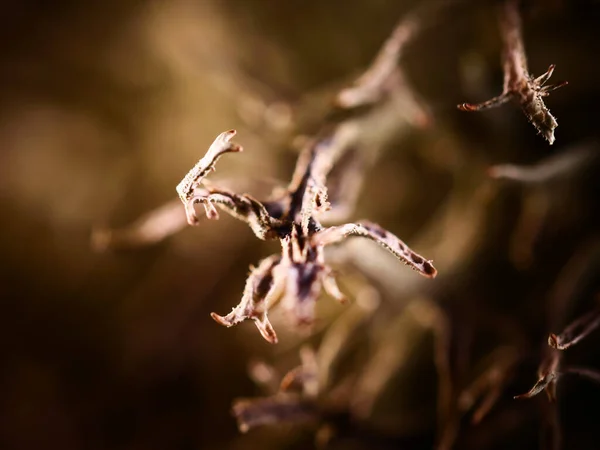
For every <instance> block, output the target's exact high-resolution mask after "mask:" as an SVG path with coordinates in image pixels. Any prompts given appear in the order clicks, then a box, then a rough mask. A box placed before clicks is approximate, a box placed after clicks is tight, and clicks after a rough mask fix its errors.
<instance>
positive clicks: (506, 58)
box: [458, 0, 567, 144]
mask: <svg viewBox="0 0 600 450" xmlns="http://www.w3.org/2000/svg"><path fill="white" fill-rule="evenodd" d="M499 22H500V33H501V36H502V40H503V43H504V52H503V57H502V58H503V65H504V88H503V90H502V94H500V95H499V96H497V97H494V98H492V99H490V100H487V101H485V102H483V103H478V104H471V103H462V104H460V105H458V109H460V110H461V111H482V110H485V109H489V108H494V107H496V106H500V105H503V104H504V103H507V102H508V101H510V100H512V101H513V102H515V103H517V104H518V105H519V106H520V107H521V110H522V111H523V113H524V114H525V116H526V117H527V119H528V120H529V122H530V123H531V124H532V125H533V126H534V127H535V128H536V129H537V130H538V132H539V133H541V134H542V135H543V136H544V138H545V139H546V140H547V141H548V142H549V143H550V144H553V143H554V129H555V128H556V127H557V126H558V122H557V121H556V119H555V118H554V116H553V115H552V114H550V110H549V109H548V108H547V107H546V105H545V104H544V100H543V98H544V97H546V96H547V95H549V94H550V92H552V91H554V90H556V89H558V88H560V87H562V86H565V85H566V84H567V82H566V81H563V82H561V83H558V84H554V85H546V86H545V84H546V82H547V81H548V80H549V79H550V77H551V76H552V73H553V72H554V68H555V66H554V64H552V65H550V67H548V70H547V71H546V72H545V73H543V74H542V75H540V76H539V77H537V78H535V77H533V76H532V75H531V74H530V73H529V69H528V67H527V57H526V55H525V48H524V46H523V36H522V34H521V18H520V15H519V9H518V5H517V2H516V1H515V0H506V1H505V2H504V4H503V6H502V9H501V13H500V18H499Z"/></svg>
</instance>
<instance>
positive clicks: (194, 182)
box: [175, 130, 242, 225]
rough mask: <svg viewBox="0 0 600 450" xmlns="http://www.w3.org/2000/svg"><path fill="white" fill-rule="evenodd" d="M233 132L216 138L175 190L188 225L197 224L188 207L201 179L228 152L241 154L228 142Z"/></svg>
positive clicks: (234, 145) (192, 211)
mask: <svg viewBox="0 0 600 450" xmlns="http://www.w3.org/2000/svg"><path fill="white" fill-rule="evenodd" d="M235 134H236V131H235V130H229V131H225V132H224V133H221V134H220V135H218V136H217V137H216V139H215V140H214V142H213V143H212V144H211V146H210V147H209V148H208V151H207V152H206V155H204V157H203V158H202V159H200V161H198V162H197V163H196V165H195V166H194V167H193V168H192V169H191V170H190V171H189V172H188V173H187V174H186V176H185V177H183V180H181V182H180V183H179V184H178V185H177V187H176V188H175V189H176V191H177V194H178V195H179V198H180V199H181V201H182V202H183V204H184V205H185V209H186V213H187V214H188V222H189V224H190V225H195V224H196V223H197V220H196V216H195V214H194V208H193V206H190V204H189V202H190V199H192V197H193V196H194V191H195V189H196V188H197V187H198V186H199V185H200V183H201V182H202V179H203V178H205V177H206V176H207V175H208V174H209V173H210V172H211V171H212V170H215V164H216V162H217V161H218V160H219V158H220V157H221V156H222V155H223V154H225V153H230V152H241V151H242V147H241V146H239V145H237V144H234V143H233V142H230V140H231V138H233V136H235Z"/></svg>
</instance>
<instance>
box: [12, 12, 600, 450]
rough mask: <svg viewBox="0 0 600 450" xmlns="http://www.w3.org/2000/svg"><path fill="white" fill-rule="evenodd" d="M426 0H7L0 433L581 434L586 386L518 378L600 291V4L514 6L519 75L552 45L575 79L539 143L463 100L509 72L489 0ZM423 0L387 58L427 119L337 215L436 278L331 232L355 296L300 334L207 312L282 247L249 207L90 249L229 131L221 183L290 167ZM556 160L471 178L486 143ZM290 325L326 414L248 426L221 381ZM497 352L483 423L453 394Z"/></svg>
mask: <svg viewBox="0 0 600 450" xmlns="http://www.w3.org/2000/svg"><path fill="white" fill-rule="evenodd" d="M425 3H427V2H418V1H391V0H372V1H360V0H347V1H345V2H322V1H317V0H304V1H302V2H299V1H298V2H276V1H266V0H262V1H258V0H245V1H236V0H224V1H216V0H202V1H193V0H172V1H168V2H167V1H146V2H142V1H133V0H121V1H108V2H100V1H94V0H92V1H88V2H71V1H63V0H58V1H55V2H52V4H48V3H47V2H38V1H31V0H25V1H3V2H2V8H1V11H2V12H1V13H0V205H1V207H0V255H1V263H2V271H1V272H0V273H1V275H0V299H1V305H2V312H1V313H0V361H1V364H2V369H1V370H0V448H2V449H6V450H12V449H15V450H16V449H23V450H25V449H45V448H52V449H53V448H57V449H58V448H60V449H63V450H67V449H123V450H130V449H131V450H134V449H135V450H142V449H167V448H168V449H170V450H174V449H182V450H184V449H200V448H202V449H205V448H206V449H212V448H234V449H246V448H258V446H260V447H261V448H265V449H271V448H272V449H279V448H313V447H315V446H325V447H326V448H327V447H328V448H344V449H346V448H348V449H362V448H369V449H371V448H381V449H387V448H406V449H413V448H414V449H422V448H423V449H425V448H432V447H433V446H434V445H436V446H438V448H451V447H454V448H465V449H468V448H473V449H476V448H488V449H489V448H498V449H500V448H511V449H516V448H537V447H538V446H539V447H542V448H543V447H546V448H552V446H554V448H557V447H556V445H557V444H556V436H557V435H558V432H557V430H560V432H561V434H562V443H563V445H565V447H564V448H572V449H594V448H598V440H599V439H600V434H599V431H598V428H597V424H598V421H599V420H600V413H599V412H598V408H597V405H598V402H600V384H597V383H596V384H594V383H592V382H590V381H589V380H587V379H585V378H582V377H577V376H569V377H567V376H565V377H564V378H561V379H560V380H561V381H560V383H559V385H558V401H557V403H556V404H554V405H553V404H551V403H550V402H549V401H548V399H547V398H546V396H545V395H540V396H538V397H535V398H533V399H530V400H521V401H517V400H513V399H512V397H513V396H514V395H517V394H521V393H523V392H527V391H528V390H529V389H530V388H531V386H533V384H534V383H535V382H536V381H537V379H538V375H537V369H538V366H539V365H540V363H541V362H543V361H544V358H546V353H547V345H546V340H547V336H548V334H549V333H550V332H554V333H559V332H560V331H561V330H562V329H563V328H564V327H565V326H566V325H568V324H569V323H570V322H571V321H572V320H574V319H575V318H577V317H579V316H580V315H581V314H583V313H586V312H587V311H590V310H592V309H593V308H594V307H595V305H597V302H598V298H597V295H598V292H600V286H599V284H600V277H598V273H599V270H600V239H599V238H600V236H599V233H598V230H599V227H598V226H599V224H600V223H599V222H600V221H599V219H600V214H599V209H598V188H599V184H600V181H599V180H600V178H599V175H600V164H599V161H598V158H597V157H596V155H597V153H598V152H599V151H600V148H599V146H600V145H599V140H598V137H599V134H600V131H599V130H600V128H599V127H598V112H597V108H598V105H599V104H600V84H599V82H600V64H599V63H598V56H597V55H598V54H600V33H599V32H598V24H599V23H600V3H599V2H597V1H592V0H579V1H566V0H546V1H541V0H540V1H529V2H524V4H523V8H522V9H523V34H524V40H525V46H526V50H527V54H528V58H529V67H530V70H531V71H532V73H534V74H536V75H540V74H542V73H543V72H544V71H545V70H546V69H547V67H548V66H549V65H550V64H556V71H555V75H554V78H556V80H558V81H560V80H568V81H569V85H568V86H567V87H564V88H562V89H560V90H558V91H556V92H554V93H553V94H552V95H551V96H550V97H548V99H547V105H548V106H549V108H550V109H551V111H552V113H553V114H554V115H555V116H556V117H557V120H558V123H559V127H558V128H557V129H556V143H555V144H554V145H553V146H549V145H548V144H547V142H546V141H544V139H543V138H542V137H541V136H539V135H537V134H536V131H535V129H534V128H533V127H532V126H531V125H530V124H529V123H527V120H526V119H525V117H524V116H523V114H522V113H521V111H519V108H518V107H515V106H514V105H512V106H509V105H506V106H503V107H502V108H499V109H495V110H490V111H487V112H481V113H472V114H468V113H463V112H461V111H458V110H457V109H456V105H457V104H458V103H461V102H465V101H469V102H478V101H483V100H486V99H487V98H490V97H492V96H494V95H497V94H499V93H500V91H501V87H502V67H501V62H500V54H501V48H502V45H501V40H500V37H499V33H498V26H497V20H496V14H495V13H496V9H495V4H494V2H491V1H490V2H481V1H476V0H473V1H469V0H464V1H458V0H457V1H451V0H448V1H447V2H445V3H444V2H436V4H438V5H439V4H442V5H443V7H436V8H433V9H431V10H428V9H427V8H423V4H425ZM417 7H418V8H422V9H421V10H420V11H422V13H421V14H422V15H423V17H420V19H422V23H423V26H422V28H421V29H420V30H419V32H418V33H417V34H416V36H415V37H414V39H412V40H411V41H410V42H409V43H408V45H407V46H406V48H405V49H404V50H403V53H402V57H401V60H400V63H399V64H400V67H401V69H402V71H403V74H404V78H405V88H406V92H408V93H410V95H411V96H414V98H415V99H417V100H414V101H416V102H418V104H419V105H420V106H419V108H421V109H422V111H426V112H427V115H428V120H427V121H426V122H427V123H425V121H423V120H421V121H419V120H414V119H415V118H414V116H411V114H412V112H411V111H412V110H410V108H409V106H410V105H412V103H410V102H412V101H413V100H410V102H409V103H410V105H408V106H407V109H402V108H400V109H397V110H395V112H394V111H392V112H390V113H389V114H392V115H391V116H389V117H391V119H390V120H392V123H397V126H394V127H392V129H393V133H390V137H389V138H387V137H386V139H384V141H385V142H384V143H383V144H382V143H378V145H379V147H378V150H377V152H376V158H375V157H373V158H371V160H370V163H369V167H368V171H367V172H366V173H365V179H364V183H362V185H361V190H360V192H359V193H358V199H357V205H356V210H355V211H354V213H353V215H352V220H358V219H363V218H366V219H369V220H372V221H375V222H378V223H380V224H381V225H382V226H384V227H385V228H387V229H388V230H390V231H392V232H393V233H395V234H396V235H398V236H399V237H401V238H402V239H403V240H405V241H406V242H407V243H408V244H409V245H410V246H411V247H412V248H413V249H414V250H415V251H417V252H418V253H420V254H422V255H424V256H425V257H427V258H429V259H433V261H434V263H435V265H436V267H437V269H438V271H439V275H438V277H437V278H436V279H435V280H432V281H430V280H425V279H422V278H420V277H419V276H418V275H417V274H416V273H414V272H412V271H410V270H409V269H408V268H406V267H404V266H403V265H401V264H400V263H398V262H397V261H395V260H394V259H393V258H391V257H389V256H388V255H387V254H385V252H384V251H382V250H380V249H379V248H378V247H377V246H376V245H375V244H373V243H364V246H363V243H361V244H360V245H358V244H357V245H354V242H351V243H349V244H348V246H340V248H339V249H338V248H336V249H333V251H332V254H331V261H332V265H334V267H335V268H336V270H338V271H339V277H338V278H339V282H340V285H341V288H342V290H343V291H344V292H345V293H347V294H348V297H349V298H350V302H349V304H348V305H339V304H337V303H336V302H335V301H334V300H332V299H330V298H327V297H326V296H325V295H324V296H323V298H322V299H321V300H320V301H319V304H318V308H317V309H318V313H317V317H318V322H317V324H316V325H315V327H314V329H313V331H312V332H311V333H307V332H296V331H295V330H293V329H291V328H289V327H288V326H287V325H286V322H285V320H284V319H280V318H279V317H278V316H277V315H276V314H275V315H274V316H273V323H274V325H275V327H276V329H277V331H278V334H279V341H280V343H279V344H277V345H275V346H273V345H270V344H268V343H266V342H265V341H264V340H263V339H262V338H261V337H260V335H259V334H258V333H257V332H256V329H255V327H254V326H253V325H252V324H251V323H244V324H241V325H239V326H237V327H234V328H232V329H226V328H224V327H221V326H219V325H218V324H216V323H215V322H214V321H213V320H212V319H211V318H210V316H209V313H210V312H211V311H216V312H218V313H220V314H224V313H226V312H228V311H229V310H230V308H231V307H233V306H235V305H236V304H237V303H238V301H239V299H240V297H241V294H242V291H243V287H244V282H245V279H246V276H247V273H248V267H249V265H250V264H257V263H258V261H259V260H260V259H261V258H263V257H266V256H268V255H270V254H272V253H274V252H277V251H278V248H279V245H278V244H277V243H276V242H261V241H259V240H257V239H256V238H255V237H254V235H253V234H252V232H251V231H250V230H249V229H248V227H247V226H246V225H244V224H243V223H241V222H238V221H235V220H234V219H232V218H230V217H228V216H225V215H222V218H221V219H220V220H219V221H211V222H207V221H205V222H203V223H202V224H201V225H200V226H199V227H194V228H193V227H186V228H184V229H183V230H182V231H181V232H180V233H177V234H175V235H174V236H172V237H168V238H166V239H164V240H162V241H160V242H156V243H152V244H149V245H137V244H142V243H139V242H138V243H136V242H135V239H134V238H132V239H131V242H128V240H127V239H124V240H123V242H122V243H121V244H123V245H115V246H114V247H115V248H100V247H102V245H99V244H98V242H97V241H96V242H95V245H92V244H94V242H93V241H92V239H91V236H92V235H93V232H94V230H105V229H107V228H112V227H114V228H116V229H121V228H122V227H127V226H128V225H129V224H132V223H135V221H136V220H137V219H138V218H139V217H143V215H144V214H147V213H148V212H149V211H153V210H155V208H158V207H160V206H161V205H163V204H165V203H168V202H169V201H171V200H173V199H174V198H175V197H176V193H175V186H176V185H177V183H179V181H180V180H181V178H182V177H183V175H184V174H185V173H186V172H187V171H188V170H189V169H190V168H191V167H192V165H193V164H194V163H195V162H196V161H197V160H198V158H200V157H201V156H202V155H203V154H204V152H205V150H206V148H207V147H208V145H209V144H210V143H211V142H212V140H213V139H214V137H215V136H216V135H217V134H219V133H221V132H222V131H225V130H228V129H231V128H235V129H237V130H238V135H237V136H236V140H237V142H239V143H240V144H241V145H243V146H244V152H243V153H241V154H239V155H233V156H228V157H226V158H223V160H222V161H220V162H219V165H218V170H217V173H216V174H214V175H212V176H211V180H213V179H214V180H217V181H218V180H219V179H222V180H227V181H231V180H233V182H234V183H236V182H240V183H242V186H243V187H242V188H241V189H242V191H243V192H251V193H252V194H253V195H255V196H257V197H259V198H264V197H265V196H266V195H267V194H268V193H269V192H270V190H271V189H272V188H273V187H275V186H285V185H286V184H287V182H288V181H289V179H290V175H291V173H292V171H293V168H294V164H295V159H296V156H297V153H298V150H297V140H298V136H301V135H305V134H309V135H310V134H311V133H314V132H315V131H316V130H318V129H319V127H320V126H321V124H322V123H324V121H325V118H326V116H327V112H328V111H329V109H330V105H331V104H332V99H333V98H334V96H335V94H336V93H337V92H338V91H339V89H340V88H342V87H343V86H346V85H348V84H350V83H351V82H352V80H353V79H355V77H356V76H357V75H359V74H360V73H361V72H362V71H364V70H365V68H366V67H367V66H368V64H369V63H370V62H371V61H372V59H373V58H374V56H375V55H376V53H377V51H378V49H379V48H380V46H381V45H382V43H383V42H384V41H385V39H386V38H387V37H388V35H389V34H390V33H391V31H392V30H393V28H394V26H395V24H396V22H397V21H398V20H399V19H400V18H402V17H403V16H404V15H406V14H407V13H408V12H409V11H415V8H417ZM407 101H408V100H407ZM393 114H397V117H396V116H394V115H393ZM388 128H389V127H388ZM361 151H364V152H365V155H369V151H370V149H369V148H365V149H362V150H361ZM373 155H375V152H374V153H373ZM548 158H556V160H558V161H565V160H566V161H570V162H571V163H570V164H566V165H563V166H561V165H560V164H561V163H559V164H558V166H559V169H558V170H557V173H555V174H553V173H552V170H550V172H551V173H550V175H546V176H541V179H538V180H534V181H529V182H518V181H516V182H515V181H511V180H495V179H491V178H490V177H489V176H488V169H489V167H490V166H493V165H496V164H507V163H510V164H518V165H527V166H531V165H538V166H539V165H540V164H541V165H542V167H547V166H548V167H554V168H555V167H556V165H552V163H551V162H550V163H548ZM367 159H369V158H368V157H367ZM550 161H553V160H552V159H550ZM544 164H546V166H544ZM536 167H537V166H536ZM561 167H562V168H561ZM565 167H566V168H565ZM542 173H543V170H542ZM174 211H175V210H174ZM177 211H178V212H177ZM177 211H176V212H174V213H173V214H174V215H173V217H181V214H183V206H181V205H179V209H177ZM177 214H179V216H177ZM176 221H177V220H176ZM175 228H176V226H175ZM167 229H168V227H167ZM165 233H166V232H165ZM159 234H160V233H159ZM126 236H127V235H126ZM157 240H158V239H157ZM128 243H129V244H131V245H128ZM374 261H375V262H374ZM326 343H327V346H326V347H324V346H325V344H326ZM305 344H309V345H310V346H311V347H312V348H314V349H315V351H317V353H318V358H319V361H321V362H323V361H325V360H328V361H330V362H331V361H334V362H335V363H331V364H330V365H329V366H327V367H320V368H319V370H327V371H328V384H327V386H326V387H324V388H323V393H322V395H321V396H320V397H319V403H318V405H317V406H316V408H317V409H318V410H319V411H320V412H319V413H318V414H315V418H312V419H311V420H309V421H308V424H295V423H291V424H285V425H282V426H265V427H258V428H256V429H253V430H251V431H250V432H248V433H246V434H242V433H240V432H239V431H238V429H237V426H236V420H235V418H234V417H232V413H231V406H232V402H233V401H234V400H235V399H237V398H240V397H244V398H253V397H260V396H264V395H265V391H264V390H262V388H261V387H259V386H257V385H256V384H255V383H254V382H253V380H252V376H250V374H249V367H254V370H253V371H252V370H251V371H250V372H252V373H254V378H260V376H259V375H260V374H258V375H257V373H258V372H257V370H258V369H257V367H263V368H265V370H267V369H266V368H269V369H268V370H267V372H268V371H269V370H272V371H273V373H275V372H277V373H279V374H281V375H283V374H284V373H285V372H286V371H287V370H290V369H292V368H293V367H295V366H297V365H298V364H299V362H300V359H299V353H298V350H299V348H300V347H301V346H302V345H305ZM599 344H600V332H597V333H595V334H591V335H590V336H589V337H588V338H587V339H586V340H584V341H582V342H581V343H580V344H579V345H578V346H576V347H574V348H573V349H570V350H569V351H568V352H565V356H564V360H565V361H566V363H568V364H572V365H574V366H584V367H587V368H590V369H600V353H599V352H598V350H597V349H598V348H600V347H599V346H598V345H599ZM332 348H333V349H334V350H332ZM319 349H322V350H321V353H319ZM327 352H329V354H330V353H331V352H334V353H335V357H331V356H329V357H328V356H327V355H326V354H327ZM327 358H329V359H327ZM257 361H264V363H265V365H264V366H257V365H256V362H257ZM253 364H254V365H253ZM489 370H492V371H496V370H497V372H498V374H499V375H498V376H497V377H496V378H494V376H495V375H494V376H491V378H490V379H491V380H493V381H491V382H490V383H489V385H487V388H486V389H487V390H488V391H492V392H495V391H494V389H496V390H497V392H496V397H497V401H496V402H493V403H494V405H493V407H492V408H491V409H490V411H489V413H488V414H487V415H486V416H485V417H483V418H482V419H481V420H479V423H478V424H476V425H475V424H473V423H472V422H473V420H475V421H477V420H476V419H473V410H474V409H476V408H474V407H473V408H472V407H471V406H470V400H469V399H470V398H471V397H469V395H470V394H469V395H467V394H464V391H465V390H467V391H468V392H471V391H469V388H470V387H472V386H474V383H475V382H476V380H477V379H478V377H479V376H480V375H481V374H484V375H485V374H486V373H488V371H489ZM493 373H494V374H495V373H496V372H493ZM488 375H489V374H488ZM486 376H487V375H486ZM267 378H269V377H267ZM484 378H485V376H484ZM485 379H487V378H485ZM269 380H270V378H269ZM267 384H268V383H267ZM475 385H476V383H475ZM474 389H475V391H476V388H474ZM484 390H485V389H484ZM461 393H463V394H464V395H460V394H461ZM473 395H475V394H473ZM475 396H476V395H475ZM483 397H484V398H485V395H484V396H483ZM548 430H550V431H548ZM547 435H550V436H551V437H548V436H547ZM315 436H316V438H315ZM549 442H550V444H549Z"/></svg>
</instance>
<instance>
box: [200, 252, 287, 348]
mask: <svg viewBox="0 0 600 450" xmlns="http://www.w3.org/2000/svg"><path fill="white" fill-rule="evenodd" d="M279 261H280V257H279V256H278V255H273V256H270V257H268V258H265V259H263V260H262V261H261V262H260V264H259V265H258V267H257V268H254V269H252V270H251V272H250V275H249V276H248V279H247V280H246V287H245V288H244V295H243V296H242V300H241V301H240V303H239V305H237V306H236V307H235V308H233V310H232V311H231V312H230V313H229V314H227V315H226V316H220V315H218V314H216V313H214V312H213V313H211V317H212V318H213V319H214V320H215V321H217V322H218V323H220V324H221V325H224V326H226V327H231V326H233V325H236V324H238V323H240V322H242V321H244V320H246V319H252V320H254V323H255V325H256V328H258V331H260V334H261V335H262V337H264V338H265V340H266V341H267V342H270V343H271V344H276V343H277V334H276V333H275V330H274V329H273V326H272V325H271V322H269V319H268V318H267V309H268V306H269V303H270V302H271V301H272V300H273V299H274V298H276V297H277V293H278V292H277V291H278V286H277V284H278V283H277V282H276V281H277V280H275V279H274V276H273V269H274V268H275V267H276V266H277V264H279Z"/></svg>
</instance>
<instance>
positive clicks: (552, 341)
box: [548, 333, 558, 348]
mask: <svg viewBox="0 0 600 450" xmlns="http://www.w3.org/2000/svg"><path fill="white" fill-rule="evenodd" d="M548 345H549V346H550V347H552V348H558V336H557V335H555V334H554V333H550V336H548Z"/></svg>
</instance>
